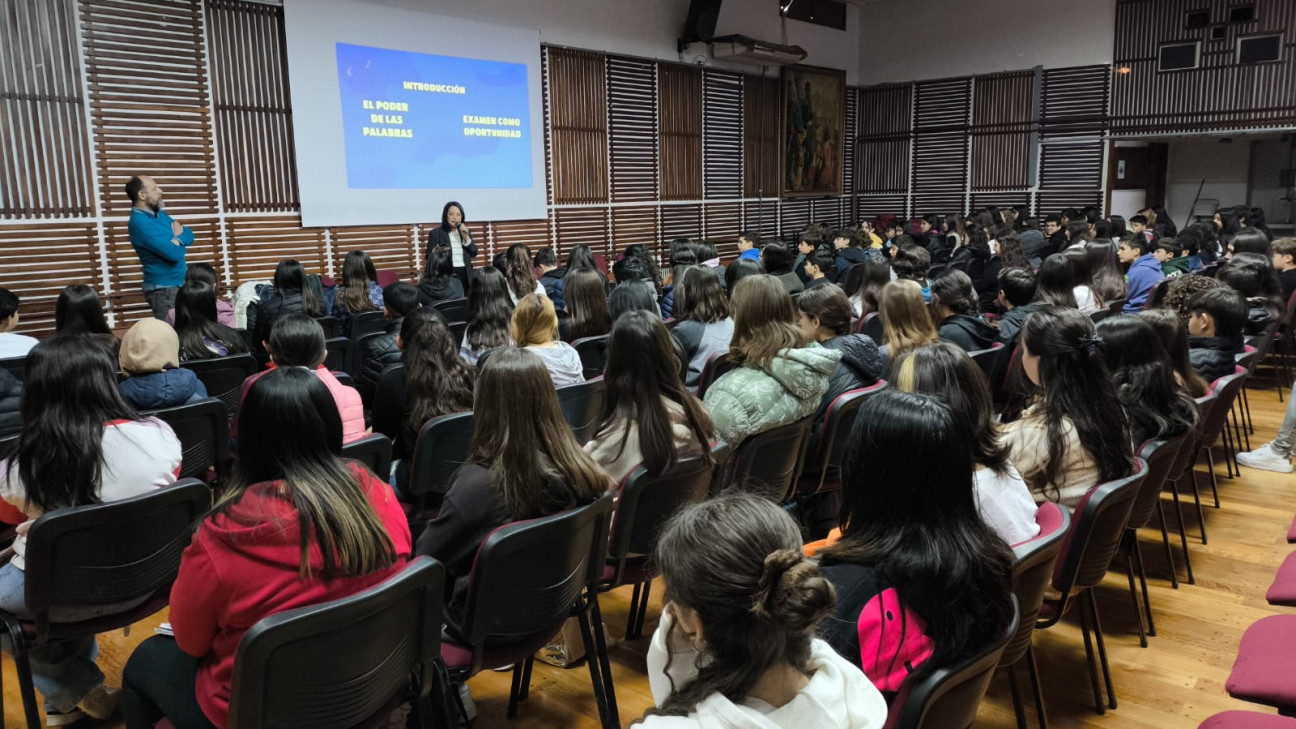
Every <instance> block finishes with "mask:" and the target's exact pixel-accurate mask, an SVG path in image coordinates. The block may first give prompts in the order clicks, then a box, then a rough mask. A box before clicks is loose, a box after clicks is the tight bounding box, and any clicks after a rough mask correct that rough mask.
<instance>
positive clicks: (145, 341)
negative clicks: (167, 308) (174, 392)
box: [117, 318, 180, 375]
mask: <svg viewBox="0 0 1296 729" xmlns="http://www.w3.org/2000/svg"><path fill="white" fill-rule="evenodd" d="M117 361H118V362H119V363H120V364H121V368H122V371H123V372H125V373H126V374H128V375H147V374H151V373H154V372H161V371H162V370H165V369H174V368H176V367H179V366H180V338H179V337H177V336H176V333H175V330H174V329H172V328H171V325H170V324H167V323H166V322H164V321H159V320H158V319H152V318H149V319H141V320H139V321H137V322H135V325H134V326H132V327H131V328H130V329H129V330H128V331H127V332H126V336H125V337H122V343H121V351H120V353H119V354H118V356H117Z"/></svg>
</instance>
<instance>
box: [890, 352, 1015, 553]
mask: <svg viewBox="0 0 1296 729" xmlns="http://www.w3.org/2000/svg"><path fill="white" fill-rule="evenodd" d="M895 387H896V389H898V390H900V391H902V392H916V393H924V394H928V395H934V396H936V397H937V398H939V399H940V400H941V402H943V403H945V404H946V405H948V406H949V407H950V409H951V410H952V411H953V412H954V413H955V415H957V416H959V417H962V418H966V419H967V422H968V423H970V424H971V426H972V434H971V435H972V461H973V463H974V464H976V471H975V473H974V474H973V481H972V491H973V496H974V497H975V498H976V506H977V512H978V513H979V514H980V515H981V519H982V520H983V521H985V523H986V525H987V526H989V527H990V528H991V529H992V530H994V532H995V533H996V534H998V535H999V538H1000V539H1002V540H1003V541H1004V542H1005V543H1006V544H1009V545H1016V544H1021V543H1022V542H1025V541H1027V540H1029V539H1033V538H1035V537H1036V536H1038V535H1039V524H1037V523H1036V522H1035V512H1036V510H1037V509H1038V507H1037V506H1036V504H1035V500H1034V499H1033V498H1031V492H1030V488H1029V487H1027V486H1026V482H1025V481H1024V480H1023V479H1022V477H1021V474H1020V473H1018V472H1017V469H1016V468H1015V467H1014V466H1013V464H1012V461H1010V460H1009V459H1008V448H1007V447H1006V446H1005V445H1004V444H1003V443H1002V442H1001V441H1000V437H999V425H998V423H996V422H995V416H994V402H993V400H992V398H991V396H990V383H989V382H987V381H986V376H985V373H983V372H982V371H981V368H980V367H978V366H977V364H976V362H973V361H972V358H971V357H968V356H967V354H965V353H964V352H963V351H962V350H960V349H958V348H957V347H955V346H954V345H952V344H950V343H949V342H940V343H937V344H929V345H927V346H926V347H919V348H918V349H915V350H913V351H912V352H910V353H909V354H908V356H906V357H905V358H904V359H903V360H901V361H900V362H899V363H898V364H897V366H896V376H895Z"/></svg>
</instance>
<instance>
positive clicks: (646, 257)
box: [577, 243, 665, 296]
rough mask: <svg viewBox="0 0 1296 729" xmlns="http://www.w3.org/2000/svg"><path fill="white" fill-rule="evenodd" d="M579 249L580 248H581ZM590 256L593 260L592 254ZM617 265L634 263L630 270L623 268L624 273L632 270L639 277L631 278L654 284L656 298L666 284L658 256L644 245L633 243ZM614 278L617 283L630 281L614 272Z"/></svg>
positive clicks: (623, 253) (627, 247)
mask: <svg viewBox="0 0 1296 729" xmlns="http://www.w3.org/2000/svg"><path fill="white" fill-rule="evenodd" d="M577 247H578V248H579V246H577ZM590 256H591V260H593V254H592V253H591V254H590ZM617 263H626V264H631V263H632V265H631V266H630V268H628V269H626V268H625V267H623V272H624V271H626V270H631V271H634V272H636V273H637V274H638V275H637V276H631V278H641V279H644V280H647V281H648V283H650V284H652V288H653V295H654V296H656V292H658V291H661V290H662V287H663V285H664V283H665V282H664V281H663V280H662V272H661V269H660V268H659V267H658V266H657V259H656V254H654V253H653V252H652V250H650V249H649V248H648V246H646V245H644V244H643V243H632V244H631V245H628V246H626V248H625V251H623V252H622V254H621V260H620V261H617ZM613 276H614V277H615V278H616V281H617V283H621V282H622V281H626V280H629V279H627V278H626V277H624V276H622V275H621V274H618V273H616V271H613Z"/></svg>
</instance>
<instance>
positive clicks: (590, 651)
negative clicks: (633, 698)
mask: <svg viewBox="0 0 1296 729" xmlns="http://www.w3.org/2000/svg"><path fill="white" fill-rule="evenodd" d="M590 618H591V615H590V611H588V610H587V611H584V612H581V613H580V614H579V615H577V616H576V619H577V621H578V622H579V623H580V631H581V641H582V642H583V643H584V644H585V663H586V664H587V665H588V666H589V673H590V684H591V685H593V687H594V700H595V702H597V703H598V712H599V723H600V724H601V725H602V727H603V729H612V727H613V726H619V725H620V722H619V721H618V722H617V723H616V724H613V723H612V717H611V710H610V708H609V706H608V702H607V693H606V692H605V691H604V687H603V668H602V666H601V665H600V664H601V663H602V662H601V661H600V660H599V656H598V646H596V645H595V643H594V632H593V631H592V630H591V628H590ZM599 627H600V631H601V629H602V626H599Z"/></svg>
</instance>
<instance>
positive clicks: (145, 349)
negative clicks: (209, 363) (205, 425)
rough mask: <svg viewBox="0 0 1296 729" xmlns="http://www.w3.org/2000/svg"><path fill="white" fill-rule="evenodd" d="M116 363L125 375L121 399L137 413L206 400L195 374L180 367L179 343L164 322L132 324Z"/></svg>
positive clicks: (156, 320) (141, 321) (202, 386)
mask: <svg viewBox="0 0 1296 729" xmlns="http://www.w3.org/2000/svg"><path fill="white" fill-rule="evenodd" d="M178 305H179V304H178V300H177V306H178ZM117 360H118V362H119V363H120V364H121V370H122V372H124V373H126V379H125V380H122V382H121V384H120V385H119V387H120V389H121V394H122V397H123V398H125V400H126V402H128V403H130V405H131V407H133V408H135V409H137V410H161V409H163V408H173V407H176V406H177V405H191V404H193V403H196V402H198V401H199V400H203V399H205V398H206V397H207V388H206V387H205V386H204V385H203V383H202V380H199V379H198V375H196V374H194V372H193V370H188V369H185V368H183V367H181V366H180V340H179V339H178V338H177V337H176V333H175V330H174V329H172V328H171V327H169V326H167V325H166V322H164V321H161V320H158V319H140V320H139V321H137V322H135V324H134V325H132V326H131V328H130V329H129V330H127V331H126V336H124V337H122V342H121V349H120V350H119V352H118V354H117Z"/></svg>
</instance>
